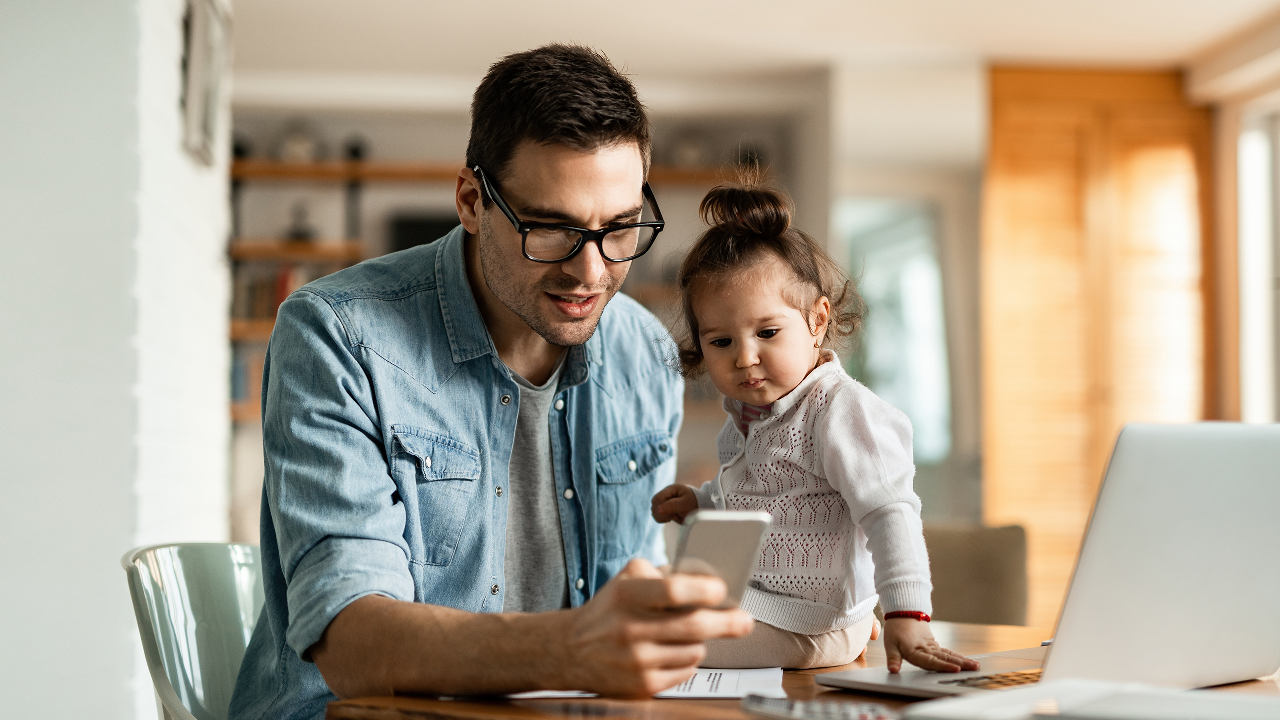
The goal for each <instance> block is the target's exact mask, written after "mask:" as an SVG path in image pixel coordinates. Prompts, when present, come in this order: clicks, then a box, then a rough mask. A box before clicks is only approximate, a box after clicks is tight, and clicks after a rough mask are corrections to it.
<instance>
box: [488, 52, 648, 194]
mask: <svg viewBox="0 0 1280 720" xmlns="http://www.w3.org/2000/svg"><path fill="white" fill-rule="evenodd" d="M526 140H529V141H533V142H536V143H541V144H546V145H565V146H568V147H571V148H573V149H575V150H581V151H584V152H588V151H592V150H595V149H597V148H601V147H607V146H610V145H616V144H619V143H628V142H634V143H636V144H637V145H639V146H640V156H641V158H642V160H643V162H644V171H645V175H646V177H647V176H648V174H649V149H650V138H649V116H648V114H646V112H645V109H644V105H642V104H641V103H640V97H639V96H638V95H637V94H636V88H635V86H634V85H632V84H631V81H630V80H628V79H627V77H626V76H625V75H623V74H622V73H620V72H618V70H617V69H616V68H614V67H613V64H612V63H610V62H609V58H607V57H605V56H604V55H603V54H602V53H600V52H598V51H596V50H593V49H591V48H588V47H583V46H581V45H562V44H559V43H557V44H552V45H543V46H542V47H540V48H535V49H533V50H527V51H525V52H520V53H515V54H512V55H508V56H506V57H504V58H502V59H501V60H499V61H498V62H496V63H494V64H493V66H492V67H490V68H489V72H488V73H487V74H486V75H485V76H484V80H482V81H481V82H480V86H479V87H477V88H476V93H475V96H474V97H473V98H472V100H471V139H470V141H469V142H468V143H467V167H469V168H473V167H475V166H477V165H479V166H480V167H482V168H484V171H485V172H486V173H488V174H489V178H490V180H492V181H495V182H496V181H498V180H499V179H500V178H502V177H503V176H504V175H505V174H506V171H507V166H508V165H509V164H510V162H511V158H512V156H513V155H515V151H516V147H517V146H518V145H519V144H520V143H522V142H524V141H526ZM489 202H490V199H489V198H488V197H485V198H484V203H485V206H486V207H487V206H488V204H489Z"/></svg>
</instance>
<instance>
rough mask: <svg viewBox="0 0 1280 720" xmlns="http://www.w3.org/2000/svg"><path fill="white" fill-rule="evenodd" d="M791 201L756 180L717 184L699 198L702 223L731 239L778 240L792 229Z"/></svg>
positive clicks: (748, 179) (749, 179) (747, 179)
mask: <svg viewBox="0 0 1280 720" xmlns="http://www.w3.org/2000/svg"><path fill="white" fill-rule="evenodd" d="M792 212H793V209H792V205H791V200H790V199H789V198H788V197H787V196H786V195H785V194H783V193H781V192H779V191H777V190H774V189H773V188H771V187H767V186H765V185H764V184H762V183H761V182H760V179H759V178H750V177H749V178H746V179H745V180H742V181H739V182H736V183H730V184H724V185H718V186H716V187H714V188H712V189H711V191H710V192H708V193H707V195H706V197H704V198H702V204H700V205H699V206H698V213H699V214H700V215H701V216H702V220H703V222H705V223H707V224H708V225H711V226H713V227H717V228H719V229H721V230H723V231H724V232H725V233H726V234H728V235H729V236H730V237H744V236H763V237H778V236H779V235H781V234H782V233H784V232H786V231H787V228H789V227H791V213H792Z"/></svg>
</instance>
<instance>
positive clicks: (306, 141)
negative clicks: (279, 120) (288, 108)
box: [276, 118, 327, 163]
mask: <svg viewBox="0 0 1280 720" xmlns="http://www.w3.org/2000/svg"><path fill="white" fill-rule="evenodd" d="M325 155H327V152H326V148H325V145H324V141H322V140H321V139H320V135H319V134H318V133H317V132H316V130H315V128H314V127H312V125H311V123H310V122H308V121H307V120H305V119H303V118H295V119H293V120H290V121H289V123H288V124H287V125H285V128H284V132H283V133H281V135H280V140H279V141H278V142H277V143H276V158H277V159H279V160H281V161H282V162H287V163H311V162H317V161H319V160H323V159H324V158H325Z"/></svg>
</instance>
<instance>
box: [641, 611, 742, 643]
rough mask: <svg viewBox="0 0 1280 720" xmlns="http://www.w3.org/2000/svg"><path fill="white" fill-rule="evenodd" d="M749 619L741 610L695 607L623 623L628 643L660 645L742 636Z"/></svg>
mask: <svg viewBox="0 0 1280 720" xmlns="http://www.w3.org/2000/svg"><path fill="white" fill-rule="evenodd" d="M753 622H754V621H753V620H752V619H751V616H750V615H748V614H747V613H745V612H743V611H741V610H696V611H694V612H690V613H685V614H674V613H672V614H665V615H656V616H651V617H649V618H646V619H643V620H633V621H632V622H630V623H628V624H627V627H626V630H625V631H624V633H625V639H626V640H627V641H628V642H652V643H663V644H674V645H680V644H687V643H701V642H702V641H704V640H710V639H713V638H723V637H742V636H743V635H747V634H748V633H750V632H751V628H752V624H753Z"/></svg>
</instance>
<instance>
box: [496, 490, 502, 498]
mask: <svg viewBox="0 0 1280 720" xmlns="http://www.w3.org/2000/svg"><path fill="white" fill-rule="evenodd" d="M497 493H498V497H502V488H498V490H497Z"/></svg>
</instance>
